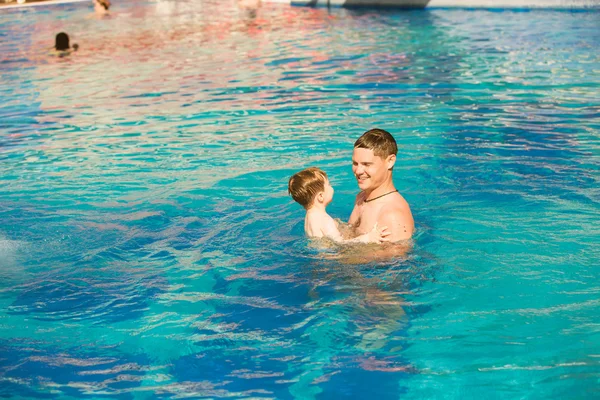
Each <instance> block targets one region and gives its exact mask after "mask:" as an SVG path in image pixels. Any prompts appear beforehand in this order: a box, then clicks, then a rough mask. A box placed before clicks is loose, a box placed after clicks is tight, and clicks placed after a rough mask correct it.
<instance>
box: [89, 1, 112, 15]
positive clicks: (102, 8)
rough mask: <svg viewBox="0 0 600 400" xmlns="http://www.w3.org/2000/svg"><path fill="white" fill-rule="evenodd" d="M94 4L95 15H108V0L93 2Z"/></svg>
mask: <svg viewBox="0 0 600 400" xmlns="http://www.w3.org/2000/svg"><path fill="white" fill-rule="evenodd" d="M93 2H94V11H95V12H96V14H101V15H103V14H108V9H109V8H110V0H93Z"/></svg>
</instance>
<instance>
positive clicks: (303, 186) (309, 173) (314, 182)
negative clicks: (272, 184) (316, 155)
mask: <svg viewBox="0 0 600 400" xmlns="http://www.w3.org/2000/svg"><path fill="white" fill-rule="evenodd" d="M326 181H327V174H326V173H325V172H324V171H323V170H321V169H319V168H316V167H311V168H307V169H305V170H303V171H300V172H298V173H295V174H294V175H293V176H292V177H291V178H290V180H289V182H288V193H289V194H290V195H291V196H292V198H293V199H294V200H295V201H296V202H297V203H299V204H300V205H301V206H302V207H304V208H305V209H307V210H308V207H310V206H311V205H312V202H313V200H314V199H315V197H316V195H317V193H319V192H322V191H324V190H325V182H326Z"/></svg>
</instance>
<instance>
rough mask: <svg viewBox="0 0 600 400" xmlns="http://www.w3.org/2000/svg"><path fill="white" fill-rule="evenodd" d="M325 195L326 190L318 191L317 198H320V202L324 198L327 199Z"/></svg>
mask: <svg viewBox="0 0 600 400" xmlns="http://www.w3.org/2000/svg"><path fill="white" fill-rule="evenodd" d="M324 195H325V192H319V193H317V200H319V201H320V202H323V200H325V197H323V196H324Z"/></svg>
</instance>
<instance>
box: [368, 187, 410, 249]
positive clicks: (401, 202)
mask: <svg viewBox="0 0 600 400" xmlns="http://www.w3.org/2000/svg"><path fill="white" fill-rule="evenodd" d="M390 200H392V201H388V202H386V204H384V205H383V206H382V207H381V209H380V210H379V215H378V216H377V221H378V223H379V224H380V226H387V227H388V228H389V229H390V230H391V231H392V236H393V237H392V241H396V240H405V239H409V238H410V237H411V236H412V233H413V231H414V220H413V216H412V212H411V211H410V206H409V205H408V202H407V201H406V200H405V199H404V197H402V195H400V194H398V195H397V196H394V198H393V199H390Z"/></svg>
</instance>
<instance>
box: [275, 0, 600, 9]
mask: <svg viewBox="0 0 600 400" xmlns="http://www.w3.org/2000/svg"><path fill="white" fill-rule="evenodd" d="M266 1H267V2H275V3H289V4H292V5H295V6H313V7H360V6H378V7H382V6H386V7H406V8H436V7H438V8H446V7H448V8H450V7H460V8H600V0H266Z"/></svg>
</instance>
